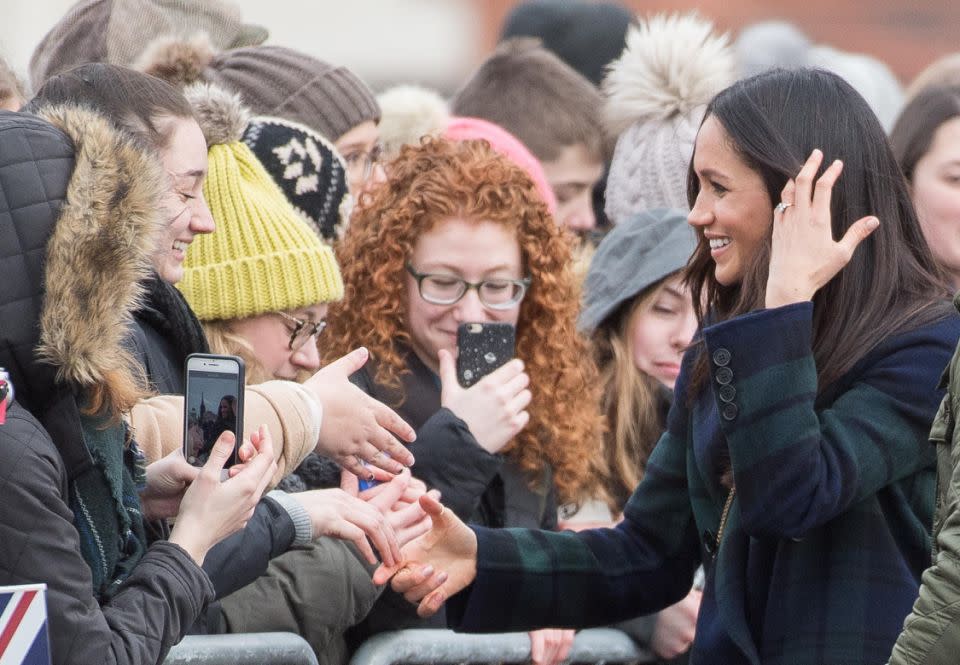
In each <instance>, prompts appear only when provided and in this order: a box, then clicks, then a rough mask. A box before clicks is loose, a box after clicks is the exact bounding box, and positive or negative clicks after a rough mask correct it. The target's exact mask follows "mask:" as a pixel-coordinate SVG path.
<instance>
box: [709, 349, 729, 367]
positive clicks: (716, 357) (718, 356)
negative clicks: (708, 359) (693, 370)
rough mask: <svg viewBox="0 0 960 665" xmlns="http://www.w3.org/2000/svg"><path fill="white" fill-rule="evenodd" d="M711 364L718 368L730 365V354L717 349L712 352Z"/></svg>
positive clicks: (724, 350) (725, 350)
mask: <svg viewBox="0 0 960 665" xmlns="http://www.w3.org/2000/svg"><path fill="white" fill-rule="evenodd" d="M713 362H714V363H716V364H717V365H718V366H720V367H726V366H727V365H729V364H730V352H729V351H728V350H727V349H717V350H716V351H714V352H713Z"/></svg>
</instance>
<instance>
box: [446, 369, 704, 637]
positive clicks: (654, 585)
mask: <svg viewBox="0 0 960 665" xmlns="http://www.w3.org/2000/svg"><path fill="white" fill-rule="evenodd" d="M682 380H683V377H682V376H681V382H682ZM678 385H679V384H678ZM680 402H681V400H678V401H677V403H676V404H675V405H674V408H673V410H672V411H671V414H670V418H669V419H668V420H669V424H668V428H667V431H666V432H665V433H664V434H663V436H662V437H661V438H660V441H659V442H658V443H657V446H656V447H655V448H654V450H653V453H652V454H651V456H650V459H649V461H648V463H647V470H646V474H645V475H644V478H643V480H642V481H641V482H640V485H639V486H638V487H637V489H636V491H635V492H634V494H633V496H632V497H631V498H630V500H629V501H628V502H627V506H626V508H625V510H624V519H623V521H622V522H620V524H618V525H617V526H616V527H615V528H608V529H592V530H588V531H578V532H573V531H563V532H548V531H537V530H526V529H486V528H480V527H474V530H475V532H476V534H477V546H478V550H477V577H476V579H475V580H474V583H473V584H472V585H471V586H470V587H468V588H467V589H466V590H464V591H463V592H461V593H460V594H458V595H457V596H454V597H453V598H451V599H450V602H448V604H447V618H448V622H449V624H450V626H451V627H452V628H455V629H456V630H460V631H463V632H501V631H516V630H532V629H535V628H542V627H546V626H552V627H560V628H583V627H588V626H602V625H607V624H610V623H614V622H616V621H623V620H626V619H630V618H632V617H635V616H637V615H640V614H647V613H650V612H653V611H656V610H659V609H662V608H664V607H667V606H668V605H672V604H673V603H675V602H677V601H678V600H680V599H681V598H683V597H684V596H685V595H686V594H687V593H688V592H689V590H690V586H691V585H692V583H693V573H694V570H695V569H696V567H697V565H698V564H699V562H700V544H699V539H698V537H697V530H696V526H695V523H694V518H693V510H692V507H691V503H690V496H689V490H688V485H687V472H686V468H687V467H686V452H687V444H686V434H685V432H686V418H687V416H686V411H685V409H683V408H682V406H680Z"/></svg>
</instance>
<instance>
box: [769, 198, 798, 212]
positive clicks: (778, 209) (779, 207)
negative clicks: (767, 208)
mask: <svg viewBox="0 0 960 665" xmlns="http://www.w3.org/2000/svg"><path fill="white" fill-rule="evenodd" d="M792 205H793V204H792V203H784V202H783V201H781V202H780V203H778V204H777V206H776V207H775V208H774V209H773V211H774V212H780V213H782V212H786V210H787V208H789V207H790V206H792Z"/></svg>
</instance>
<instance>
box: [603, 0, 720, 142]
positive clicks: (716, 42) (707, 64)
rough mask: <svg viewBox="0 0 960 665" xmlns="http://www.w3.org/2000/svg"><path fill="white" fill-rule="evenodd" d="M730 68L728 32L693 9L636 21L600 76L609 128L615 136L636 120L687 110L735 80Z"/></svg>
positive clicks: (706, 100)
mask: <svg viewBox="0 0 960 665" xmlns="http://www.w3.org/2000/svg"><path fill="white" fill-rule="evenodd" d="M734 71H735V62H734V57H733V52H732V50H731V48H730V40H729V37H728V35H726V34H724V35H719V36H718V35H716V34H715V33H714V31H713V24H712V23H710V21H707V20H706V19H703V18H700V16H698V15H697V14H696V13H688V14H657V15H655V16H653V17H651V18H649V19H646V20H640V22H639V25H638V26H637V27H633V26H631V27H630V29H629V30H628V31H627V46H626V48H625V50H624V52H623V55H621V56H620V58H619V59H617V60H616V61H614V62H613V63H612V64H611V65H610V71H609V74H608V75H607V77H606V79H604V81H603V90H604V92H605V93H606V95H607V103H606V108H605V118H606V124H607V130H608V132H609V133H610V135H611V136H619V135H620V134H621V133H623V132H624V131H625V130H626V129H627V128H628V127H630V126H631V125H633V124H634V123H637V122H649V121H653V120H667V119H669V118H672V117H674V116H677V115H687V114H688V113H689V112H690V111H691V110H693V109H695V108H696V107H698V106H703V105H705V104H707V103H708V102H709V101H710V100H711V99H713V97H714V96H715V95H716V94H717V93H718V92H720V91H721V90H723V89H724V88H726V87H727V86H728V85H730V84H731V83H733V80H734Z"/></svg>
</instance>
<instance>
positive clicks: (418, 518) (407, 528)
mask: <svg viewBox="0 0 960 665" xmlns="http://www.w3.org/2000/svg"><path fill="white" fill-rule="evenodd" d="M370 471H372V472H373V475H374V479H375V480H378V481H380V484H378V485H376V486H374V487H371V488H369V489H366V490H364V491H362V492H361V491H360V487H359V479H358V478H357V477H356V476H355V475H353V474H352V473H350V472H349V471H347V470H346V469H343V470H342V471H341V472H340V489H342V490H343V491H345V492H346V493H347V494H349V495H350V496H354V497H357V498H358V499H360V500H362V501H366V502H367V503H369V504H370V505H371V506H373V507H375V508H376V509H377V510H379V511H380V512H381V513H382V514H383V516H384V517H385V518H386V520H387V524H389V525H390V526H392V527H393V530H394V532H395V533H396V534H397V542H398V543H400V547H403V546H404V545H406V544H407V543H409V542H410V541H411V540H413V539H414V538H417V537H418V536H421V535H423V534H425V533H426V532H427V531H429V530H430V527H431V522H430V517H429V516H428V515H427V513H426V511H424V510H423V507H421V505H420V501H419V499H420V497H421V496H423V495H424V494H429V495H430V496H432V497H433V498H434V499H436V500H437V501H439V500H440V492H439V491H437V490H430V491H429V492H428V491H427V486H426V485H425V484H424V483H423V481H422V480H419V479H417V478H414V477H413V476H411V475H410V470H409V469H404V470H403V473H400V474H398V475H396V476H391V475H390V474H389V473H387V472H386V471H383V470H382V469H378V468H376V467H370Z"/></svg>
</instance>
